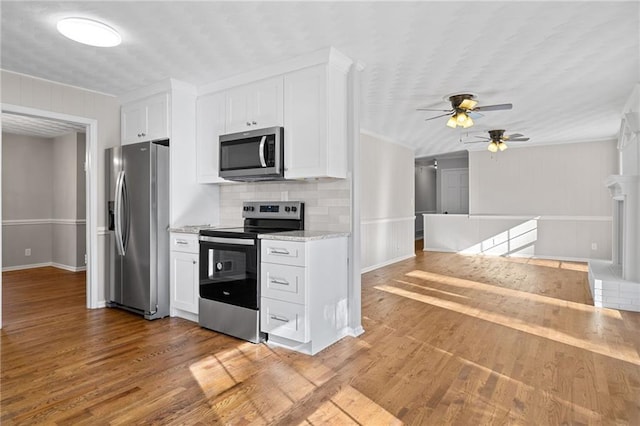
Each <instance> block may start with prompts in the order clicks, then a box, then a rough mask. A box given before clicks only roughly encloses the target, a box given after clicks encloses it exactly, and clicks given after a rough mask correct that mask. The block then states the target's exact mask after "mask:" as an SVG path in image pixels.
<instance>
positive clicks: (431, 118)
mask: <svg viewBox="0 0 640 426" xmlns="http://www.w3.org/2000/svg"><path fill="white" fill-rule="evenodd" d="M448 115H451V114H450V113H446V114H441V115H436V116H435V117H429V118H425V119H424V121H429V120H435V119H436V118H440V117H446V116H448Z"/></svg>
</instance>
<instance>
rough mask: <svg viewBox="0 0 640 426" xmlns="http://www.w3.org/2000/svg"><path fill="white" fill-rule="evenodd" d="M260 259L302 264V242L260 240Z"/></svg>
mask: <svg viewBox="0 0 640 426" xmlns="http://www.w3.org/2000/svg"><path fill="white" fill-rule="evenodd" d="M261 245H262V249H261V250H262V251H261V254H262V261H263V262H268V263H278V264H281V265H293V266H304V243H300V242H297V241H278V240H262V243H261Z"/></svg>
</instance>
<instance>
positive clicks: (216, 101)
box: [196, 92, 226, 183]
mask: <svg viewBox="0 0 640 426" xmlns="http://www.w3.org/2000/svg"><path fill="white" fill-rule="evenodd" d="M196 109H197V126H198V127H197V136H196V151H197V152H196V161H197V165H196V168H197V173H198V182H199V183H220V182H226V181H225V180H224V179H222V178H221V177H220V176H219V175H218V170H219V156H220V149H219V148H220V140H219V136H220V135H221V134H223V133H225V94H224V92H222V93H213V94H211V95H206V96H203V97H201V98H199V99H198V101H197V106H196Z"/></svg>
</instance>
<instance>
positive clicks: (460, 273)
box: [0, 252, 640, 425]
mask: <svg viewBox="0 0 640 426" xmlns="http://www.w3.org/2000/svg"><path fill="white" fill-rule="evenodd" d="M584 269H585V268H584V265H582V264H575V263H562V262H553V261H536V262H531V261H525V260H520V261H516V260H510V259H505V258H488V257H465V256H461V255H455V254H445V253H422V252H421V253H418V255H417V256H416V258H415V259H411V260H407V261H404V262H401V263H398V264H395V265H392V266H389V267H385V268H382V269H378V270H375V271H372V272H369V273H367V274H365V275H364V276H363V291H362V292H363V308H362V311H363V325H364V328H365V330H366V332H365V333H364V334H363V335H362V336H360V337H359V338H350V337H347V338H345V339H343V340H341V341H340V342H338V343H337V344H335V345H333V346H331V347H330V348H328V349H326V350H324V351H322V352H321V353H320V354H319V355H317V356H315V357H309V356H306V355H301V354H297V353H294V352H290V351H287V350H284V349H280V348H273V347H270V346H268V345H265V344H260V345H253V344H251V343H246V342H241V341H239V340H236V339H234V338H231V337H228V336H224V335H220V334H217V333H214V332H211V331H208V330H205V329H201V328H200V327H198V326H197V324H193V323H191V322H189V321H186V320H181V319H178V318H165V319H161V320H155V321H145V320H143V319H141V318H140V317H137V316H134V315H132V314H129V313H127V312H124V311H121V310H116V309H98V310H91V311H88V310H86V309H85V308H84V306H85V301H84V277H83V274H82V273H70V272H65V271H60V270H56V269H54V268H40V269H34V270H29V271H18V272H9V273H4V274H3V292H4V294H3V304H4V305H3V315H4V328H3V329H2V333H1V334H2V335H1V341H0V345H1V356H2V358H1V367H2V383H1V385H2V388H1V401H0V404H1V405H0V408H1V417H0V420H1V422H2V424H3V425H11V424H34V423H46V424H65V425H67V424H74V425H75V424H87V425H89V424H90V425H97V424H127V425H130V424H162V425H165V424H167V425H173V424H202V425H205V424H217V423H230V424H283V425H289V424H339V425H343V424H364V425H378V424H401V423H407V424H435V425H442V424H536V425H543V424H550V425H556V424H630V425H638V424H640V356H639V353H640V332H639V331H640V314H637V313H629V312H622V311H616V310H610V309H597V308H594V307H593V306H590V302H591V301H590V296H589V292H588V289H587V285H588V284H587V277H586V272H585V271H584Z"/></svg>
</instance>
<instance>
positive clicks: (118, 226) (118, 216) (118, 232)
mask: <svg viewBox="0 0 640 426" xmlns="http://www.w3.org/2000/svg"><path fill="white" fill-rule="evenodd" d="M123 185H124V172H123V171H120V172H118V177H117V178H116V193H115V209H114V210H115V214H114V218H115V220H114V222H115V223H114V225H115V226H114V229H115V237H116V248H117V250H118V254H119V255H120V256H124V243H123V239H122V207H123V206H122V203H123V195H122V191H123Z"/></svg>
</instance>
